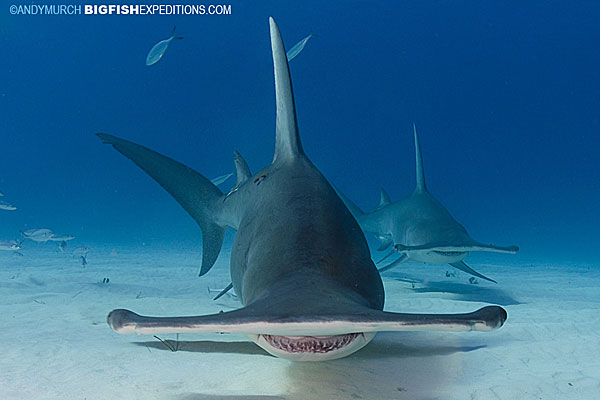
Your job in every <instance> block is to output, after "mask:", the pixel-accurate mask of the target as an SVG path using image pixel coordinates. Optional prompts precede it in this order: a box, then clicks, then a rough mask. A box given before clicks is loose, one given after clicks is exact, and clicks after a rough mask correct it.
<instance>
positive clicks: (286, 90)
mask: <svg viewBox="0 0 600 400" xmlns="http://www.w3.org/2000/svg"><path fill="white" fill-rule="evenodd" d="M269 26H270V31H271V51H272V52H273V69H274V73H275V102H276V103H277V122H276V131H275V132H276V133H275V155H274V156H273V163H275V162H276V161H282V160H289V159H293V158H296V157H298V156H301V155H303V154H304V150H302V144H301V143H300V136H299V135H298V123H297V121H296V108H295V106H294V93H293V91H292V80H291V78H290V70H289V67H288V62H287V56H286V53H285V47H284V46H283V40H282V39H281V34H280V33H279V28H278V27H277V23H276V22H275V20H274V19H273V17H269Z"/></svg>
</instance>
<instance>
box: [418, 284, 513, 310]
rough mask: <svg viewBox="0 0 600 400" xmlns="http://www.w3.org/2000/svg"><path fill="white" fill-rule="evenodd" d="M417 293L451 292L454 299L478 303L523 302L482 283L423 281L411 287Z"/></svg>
mask: <svg viewBox="0 0 600 400" xmlns="http://www.w3.org/2000/svg"><path fill="white" fill-rule="evenodd" d="M411 290H412V291H414V292H417V293H449V294H451V295H452V299H455V300H462V301H474V302H478V303H491V304H499V305H501V306H512V305H518V304H521V303H520V302H519V301H517V300H516V299H515V298H513V297H512V296H511V295H510V294H508V293H506V292H505V291H504V290H502V289H498V288H495V287H487V286H480V285H469V284H465V283H457V282H444V281H439V282H432V281H429V282H423V283H421V284H419V285H418V286H416V287H415V288H412V289H411Z"/></svg>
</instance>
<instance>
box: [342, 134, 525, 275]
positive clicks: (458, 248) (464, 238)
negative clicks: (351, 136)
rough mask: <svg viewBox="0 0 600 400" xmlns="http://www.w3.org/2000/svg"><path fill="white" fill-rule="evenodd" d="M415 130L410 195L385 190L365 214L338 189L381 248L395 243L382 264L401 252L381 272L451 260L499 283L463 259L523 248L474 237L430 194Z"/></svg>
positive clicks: (450, 262)
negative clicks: (394, 194)
mask: <svg viewBox="0 0 600 400" xmlns="http://www.w3.org/2000/svg"><path fill="white" fill-rule="evenodd" d="M413 131H414V137H415V159H416V177H417V186H416V187H415V190H414V191H413V193H412V194H411V195H410V196H408V197H406V198H404V199H402V200H400V201H397V202H395V203H392V201H391V200H390V196H389V195H388V194H387V192H386V191H385V190H383V189H381V200H380V202H379V205H378V206H377V207H376V208H375V209H374V210H373V211H371V212H369V213H364V212H363V211H362V210H361V209H360V208H359V207H358V206H357V205H356V204H354V203H353V202H352V201H351V200H350V199H348V198H347V197H346V196H344V195H343V194H342V193H340V192H339V190H338V194H339V195H340V197H341V198H342V199H343V200H344V203H345V204H346V206H347V207H348V209H349V210H350V211H351V212H352V214H353V215H354V217H355V218H356V219H357V221H358V223H359V224H360V226H361V228H362V229H363V230H364V231H365V232H372V233H374V234H375V235H376V236H377V237H378V239H379V240H380V243H381V245H380V247H379V249H378V250H379V251H383V250H385V249H387V248H389V247H390V246H392V245H393V248H392V250H391V251H390V252H389V253H388V254H387V255H386V256H385V257H383V258H382V259H381V260H379V263H380V262H382V261H384V260H385V259H387V258H388V257H389V256H391V255H392V254H394V253H398V254H400V257H398V258H397V259H396V260H395V261H393V262H392V263H390V264H388V265H386V266H385V267H382V268H380V269H379V272H384V271H387V270H388V269H390V268H393V267H395V266H397V265H399V264H401V263H403V262H405V261H410V260H412V261H420V262H426V263H436V264H446V263H448V264H450V265H451V266H453V267H455V268H458V269H460V270H461V271H464V272H466V273H468V274H471V275H475V276H478V277H480V278H482V279H486V280H488V281H491V282H494V283H496V281H494V280H492V279H490V278H488V277H486V276H483V275H482V274H480V273H479V272H477V271H475V270H474V269H472V268H471V267H469V266H468V265H467V264H466V263H465V262H464V261H463V259H464V258H465V257H466V256H468V255H469V253H470V252H472V251H490V252H496V253H510V254H515V253H516V252H517V251H518V250H519V248H518V247H517V246H508V247H501V246H496V245H493V244H483V243H479V242H477V241H475V240H473V239H471V237H470V236H469V234H468V233H467V230H466V229H465V228H464V227H463V226H462V225H461V224H459V223H458V222H457V221H456V220H455V219H454V218H453V217H452V215H450V213H449V212H448V210H446V208H445V207H444V206H443V205H442V204H441V203H440V202H439V201H437V200H436V199H435V198H434V197H433V196H432V195H431V194H430V193H429V191H428V190H427V186H426V185H425V174H424V172H423V160H422V155H421V147H420V145H419V136H418V135H417V128H416V127H415V126H414V125H413Z"/></svg>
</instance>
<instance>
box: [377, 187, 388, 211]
mask: <svg viewBox="0 0 600 400" xmlns="http://www.w3.org/2000/svg"><path fill="white" fill-rule="evenodd" d="M391 203H392V200H391V199H390V195H389V194H387V192H386V191H385V189H384V188H381V198H380V199H379V205H378V206H377V208H381V207H384V206H387V205H388V204H391Z"/></svg>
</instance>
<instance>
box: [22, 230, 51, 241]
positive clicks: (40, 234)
mask: <svg viewBox="0 0 600 400" xmlns="http://www.w3.org/2000/svg"><path fill="white" fill-rule="evenodd" d="M21 234H22V235H23V240H25V239H30V240H33V241H34V242H38V243H40V242H47V241H48V240H50V238H51V237H52V236H53V235H54V233H52V231H51V230H50V229H29V230H26V231H25V232H21Z"/></svg>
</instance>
